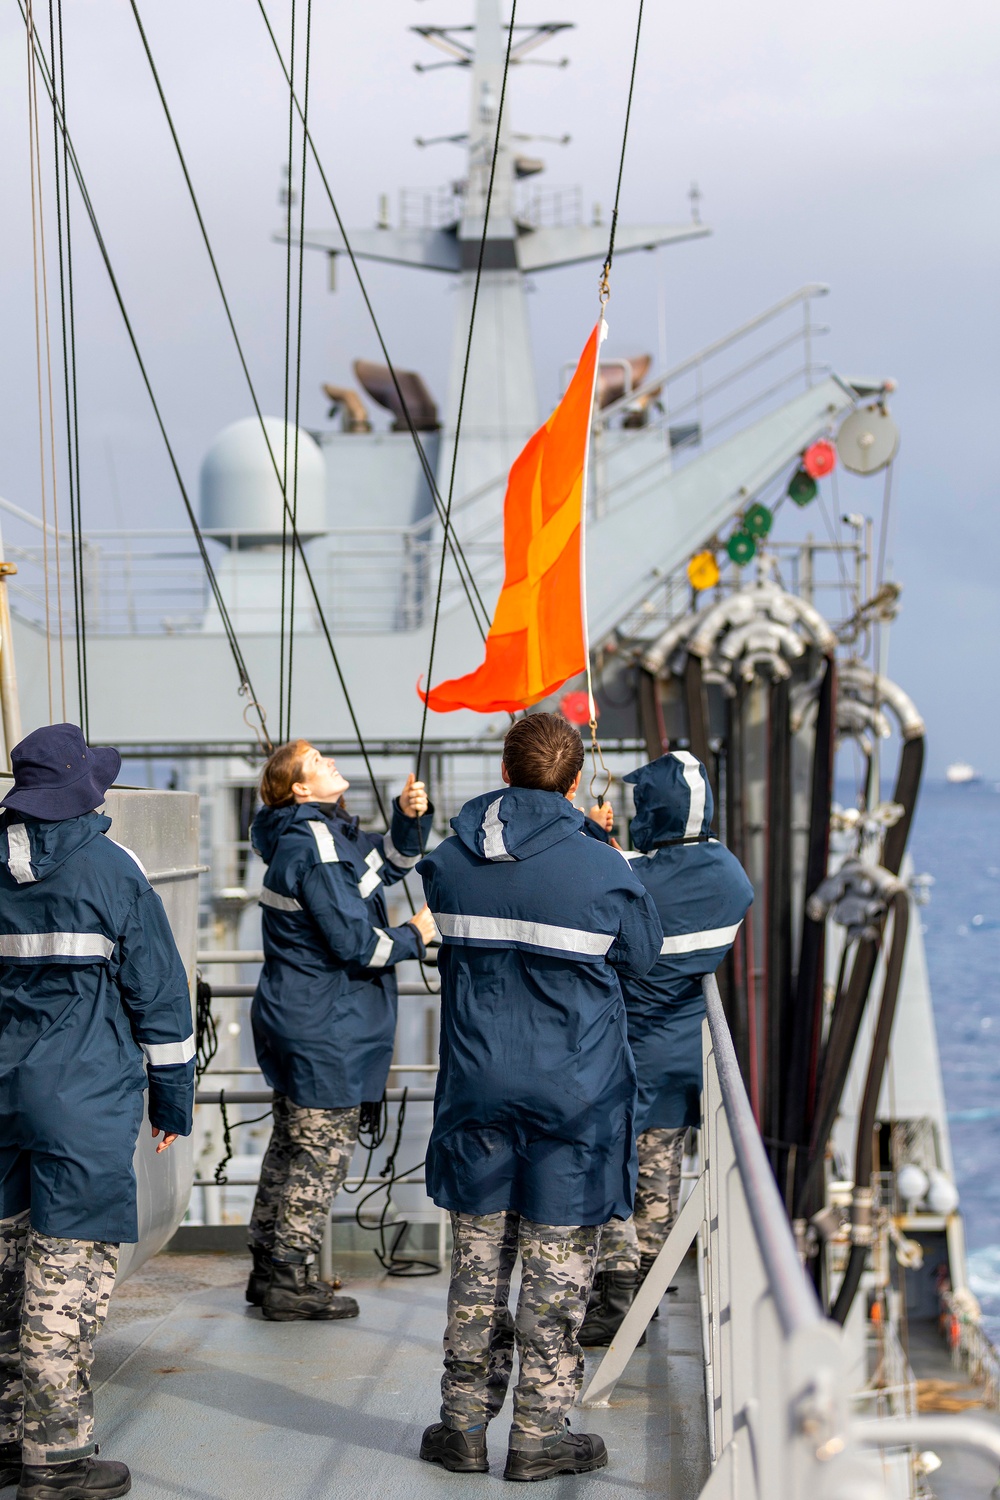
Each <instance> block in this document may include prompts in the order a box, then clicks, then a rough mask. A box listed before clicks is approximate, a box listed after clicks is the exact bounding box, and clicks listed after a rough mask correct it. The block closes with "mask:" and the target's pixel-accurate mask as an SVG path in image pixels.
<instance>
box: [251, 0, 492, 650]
mask: <svg viewBox="0 0 1000 1500" xmlns="http://www.w3.org/2000/svg"><path fill="white" fill-rule="evenodd" d="M257 6H258V9H259V10H260V13H261V16H262V18H263V21H264V25H265V26H266V27H267V32H268V36H269V37H270V38H271V44H272V46H273V47H274V51H275V55H276V56H277V59H278V62H279V64H280V66H281V70H282V72H283V73H284V75H285V82H286V83H287V84H288V85H289V88H291V78H290V76H289V71H288V68H287V66H286V64H285V59H284V57H283V55H282V52H281V48H280V47H279V45H278V40H277V37H276V36H275V34H274V29H273V27H272V26H271V22H270V20H269V19H268V15H267V11H266V10H265V8H264V3H263V0H257ZM292 94H293V98H294V101H295V108H296V110H297V111H298V115H299V119H300V120H302V121H303V130H304V133H305V139H306V141H307V142H308V144H309V150H310V151H311V152H312V158H313V162H314V164H315V167H316V170H317V172H318V173H319V178H320V181H321V182H322V184H323V190H324V192H325V193H326V197H327V201H328V203H329V205H330V209H331V211H332V213H333V216H334V219H335V220H336V222H337V229H338V230H339V232H340V236H341V238H342V239H343V241H344V253H345V254H346V255H347V257H348V259H349V260H350V262H351V268H352V270H353V271H354V275H355V277H356V279H357V283H358V289H359V291H360V292H361V296H362V300H363V301H364V304H365V308H366V310H367V312H368V316H369V317H370V318H371V322H372V328H373V330H374V333H375V337H376V339H377V340H378V344H379V348H380V349H381V351H382V357H383V359H384V360H385V363H386V368H387V369H388V371H389V377H390V379H391V381H392V384H393V388H394V390H395V392H396V398H397V400H398V401H399V405H400V410H401V412H402V414H403V417H404V419H405V421H406V427H407V431H408V432H409V434H410V437H411V439H412V440H413V444H414V447H415V449H416V453H417V459H418V461H419V463H420V467H421V469H422V471H423V475H424V480H425V482H426V484H427V488H428V490H429V491H430V495H431V500H432V502H433V504H434V509H435V511H436V512H437V516H438V519H439V520H440V521H443V520H444V502H443V501H442V499H441V492H440V490H439V489H438V486H437V480H436V479H435V477H434V470H433V469H432V468H431V465H430V461H429V459H428V457H427V454H426V452H425V451H424V445H423V443H422V442H421V441H420V434H419V433H418V431H417V429H416V427H415V426H414V423H413V418H412V416H411V415H410V408H409V405H408V404H407V401H406V397H405V396H404V394H403V389H402V386H401V385H400V383H399V377H398V375H397V374H396V368H395V366H394V364H393V362H392V360H391V358H390V357H389V350H388V348H387V347H386V342H385V339H384V338H383V336H382V329H381V327H380V325H379V321H378V318H377V317H376V316H375V309H374V307H373V306H372V302H371V298H370V297H369V295H368V288H367V286H366V285H365V280H364V277H363V276H362V274H361V268H360V266H359V265H358V261H357V257H356V256H355V254H354V250H353V248H352V246H351V241H350V238H349V236H348V233H347V230H346V228H345V227H344V221H343V219H342V218H341V217H340V210H339V209H338V207H337V202H336V199H335V198H334V196H333V189H332V188H331V187H330V181H329V178H328V177H327V175H326V172H325V171H324V168H323V163H322V161H321V159H320V155H319V151H318V150H317V148H316V142H315V141H314V140H313V137H312V133H311V132H310V131H309V129H308V127H307V126H306V123H305V118H304V111H303V108H302V105H301V104H300V103H299V101H298V98H297V97H296V96H295V94H294V90H292ZM445 539H446V541H447V544H448V547H449V548H450V550H451V554H452V558H453V559H454V562H455V567H456V570H457V572H458V576H459V580H460V582H461V584H462V588H463V590H464V592H465V596H466V599H467V600H468V603H469V608H470V609H471V611H472V617H473V620H474V621H475V624H476V629H477V630H478V631H479V635H480V638H481V639H482V640H485V639H486V632H487V630H488V629H489V624H490V614H489V611H488V610H487V608H486V605H485V604H484V603H483V598H482V595H481V594H480V592H479V588H478V586H477V584H476V581H475V578H474V576H473V573H472V568H471V566H470V564H469V561H468V558H467V557H466V555H465V552H464V549H463V547H462V544H461V542H460V541H459V540H458V537H457V536H456V535H455V533H454V530H453V529H449V530H448V531H447V532H446V533H445Z"/></svg>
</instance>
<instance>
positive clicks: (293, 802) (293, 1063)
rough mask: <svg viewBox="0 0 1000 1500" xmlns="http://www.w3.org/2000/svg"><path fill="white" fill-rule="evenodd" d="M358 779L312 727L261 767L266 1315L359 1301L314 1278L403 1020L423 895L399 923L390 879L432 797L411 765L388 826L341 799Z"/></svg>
mask: <svg viewBox="0 0 1000 1500" xmlns="http://www.w3.org/2000/svg"><path fill="white" fill-rule="evenodd" d="M348 785H349V783H348V782H347V780H346V779H345V778H344V777H343V776H342V775H341V774H340V772H339V771H338V770H337V766H336V762H335V761H333V760H331V759H329V758H327V757H326V756H323V755H321V754H320V753H319V751H318V750H317V749H316V748H315V747H314V746H313V745H311V744H309V742H308V740H293V741H292V742H291V743H290V744H287V745H282V746H281V747H280V749H278V750H276V751H275V752H274V754H273V755H272V756H271V758H270V760H269V761H268V762H267V764H266V765H265V767H264V771H263V774H262V776H261V782H260V795H261V800H262V802H263V803H264V806H263V807H262V808H261V810H260V812H259V813H258V814H257V816H256V818H255V819H254V823H253V830H252V840H253V846H254V848H255V849H256V850H257V852H258V853H259V854H260V856H261V858H262V859H263V860H264V862H265V864H266V865H267V873H266V875H265V877H264V889H263V890H262V891H261V896H260V904H261V908H262V911H261V923H262V927H263V934H264V967H263V969H262V970H261V976H260V982H259V984H258V985H257V993H256V994H255V995H254V999H253V1006H252V1007H251V1011H250V1017H251V1021H252V1023H253V1036H254V1046H255V1047H256V1051H257V1061H258V1063H259V1064H260V1068H261V1072H262V1073H263V1074H264V1077H265V1078H266V1079H267V1081H268V1083H269V1084H270V1085H271V1087H272V1088H273V1090H274V1126H273V1129H272V1132H271V1140H270V1144H269V1145H268V1148H267V1151H266V1153H265V1156H264V1160H263V1163H262V1165H261V1173H260V1186H259V1187H258V1189H257V1198H256V1201H255V1203H254V1209H253V1215H252V1217H251V1220H250V1250H251V1253H252V1255H253V1262H254V1265H253V1272H252V1274H251V1277H250V1281H249V1284H248V1286H247V1301H248V1302H251V1303H254V1304H255V1305H257V1306H262V1307H263V1311H264V1316H265V1318H270V1319H272V1320H274V1321H278V1322H288V1321H291V1320H292V1319H296V1318H310V1319H312V1318H324V1319H325V1318H356V1317H357V1315H358V1304H357V1303H356V1302H355V1301H354V1299H353V1298H351V1297H337V1296H335V1295H334V1291H333V1288H332V1287H331V1286H329V1285H328V1284H327V1283H325V1282H320V1281H318V1280H317V1277H316V1269H315V1267H316V1256H317V1252H318V1250H319V1246H320V1242H321V1240H322V1237H323V1230H324V1227H325V1225H326V1221H327V1218H328V1216H329V1213H330V1206H331V1204H332V1203H333V1200H334V1198H335V1197H336V1194H337V1192H338V1190H339V1188H340V1186H341V1184H342V1183H343V1181H344V1178H345V1177H346V1176H347V1168H348V1165H349V1163H350V1160H351V1155H352V1152H353V1150H354V1145H355V1142H356V1141H357V1137H358V1115H359V1108H360V1105H361V1104H362V1103H364V1102H366V1101H374V1100H377V1099H381V1097H382V1093H383V1091H384V1089H385V1082H386V1078H387V1077H388V1073H389V1064H390V1062H391V1061H392V1050H393V1042H394V1039H395V1032H396V976H395V965H396V964H398V963H401V962H402V960H403V959H407V958H411V959H418V958H423V956H424V952H425V945H426V944H427V943H428V942H430V941H431V939H432V938H433V936H434V922H433V919H432V917H431V915H430V912H429V911H428V909H427V907H426V906H424V907H423V909H422V910H421V911H419V912H417V914H416V916H415V917H412V918H411V919H410V921H408V922H404V923H403V925H402V926H401V927H390V926H389V923H388V913H387V909H386V903H385V894H384V889H383V887H384V886H386V885H393V884H394V883H395V882H396V881H397V880H402V879H403V878H404V877H405V876H406V875H407V873H408V872H409V871H410V870H411V869H412V868H413V866H414V865H415V864H416V863H417V861H418V860H419V859H420V857H421V853H422V843H423V840H424V839H425V838H426V835H427V834H428V833H429V831H430V823H431V812H432V809H431V808H430V807H429V805H428V801H427V792H426V790H425V788H424V784H423V782H420V781H417V780H415V778H414V777H413V776H412V775H411V776H409V777H408V778H407V781H406V785H405V786H404V787H403V790H402V792H401V793H400V795H399V797H397V798H396V799H395V800H394V802H393V804H392V820H391V826H390V829H389V832H388V833H386V834H371V833H365V832H364V831H363V830H362V829H361V828H359V826H358V820H357V818H351V817H349V816H348V814H347V813H346V812H345V810H344V807H343V803H342V800H341V799H342V798H343V795H344V793H345V792H346V791H347V788H348Z"/></svg>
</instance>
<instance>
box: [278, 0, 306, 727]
mask: <svg viewBox="0 0 1000 1500" xmlns="http://www.w3.org/2000/svg"><path fill="white" fill-rule="evenodd" d="M311 49H312V0H306V57H305V88H304V91H303V100H304V116H303V117H304V119H305V120H306V121H308V119H309V61H310V53H311ZM290 93H291V94H292V95H293V97H294V90H290ZM289 119H290V120H291V109H289ZM307 162H308V153H307V147H306V138H305V133H304V132H303V136H302V169H301V177H300V183H299V302H298V312H297V324H296V332H295V424H294V425H295V459H294V465H293V470H292V522H293V524H295V525H297V524H298V517H299V409H300V402H301V397H302V283H303V272H304V266H305V222H306V221H305V212H306V165H307ZM289 180H290V179H289ZM287 426H288V424H287V421H286V424H285V427H286V432H287ZM283 545H284V544H283ZM291 571H292V578H291V591H290V592H291V598H290V602H289V611H288V688H287V692H288V703H287V707H286V710H285V725H286V731H287V734H288V735H291V732H292V656H293V651H294V647H295V548H294V547H293V548H292V570H291Z"/></svg>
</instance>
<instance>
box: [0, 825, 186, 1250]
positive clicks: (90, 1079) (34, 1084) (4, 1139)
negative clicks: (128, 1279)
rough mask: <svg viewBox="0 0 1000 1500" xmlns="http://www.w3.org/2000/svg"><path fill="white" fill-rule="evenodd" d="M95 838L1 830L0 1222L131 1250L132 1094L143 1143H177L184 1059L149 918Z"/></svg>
mask: <svg viewBox="0 0 1000 1500" xmlns="http://www.w3.org/2000/svg"><path fill="white" fill-rule="evenodd" d="M102 800H103V798H102ZM110 827H111V819H110V818H107V817H103V816H102V815H100V814H98V813H96V812H88V813H84V814H83V815H82V816H79V817H75V818H67V819H64V820H61V821H58V822H55V821H42V820H41V819H37V818H32V817H29V816H27V815H24V814H21V813H19V812H16V811H14V810H10V811H7V812H6V814H5V816H4V819H3V824H2V827H0V1219H4V1218H7V1217H9V1216H10V1215H12V1214H18V1213H20V1212H22V1211H23V1210H24V1209H26V1208H28V1207H29V1206H30V1209H31V1223H32V1227H33V1228H35V1229H37V1230H39V1231H40V1232H41V1233H43V1234H48V1235H56V1236H60V1237H65V1238H68V1239H80V1240H102V1241H111V1242H121V1241H127V1242H133V1241H135V1240H136V1239H138V1233H139V1231H138V1224H137V1220H136V1201H135V1192H136V1187H135V1175H134V1173H133V1170H132V1157H133V1154H134V1151H135V1143H136V1138H137V1136H138V1133H139V1126H140V1123H141V1121H142V1106H143V1090H144V1089H146V1088H147V1087H148V1089H149V1119H150V1123H151V1124H152V1126H153V1128H154V1130H155V1129H159V1130H162V1131H163V1132H164V1134H165V1135H171V1136H173V1135H189V1134H190V1133H191V1115H192V1107H193V1102H194V1050H195V1044H194V1037H193V1036H192V1034H191V999H190V994H189V991H188V983H187V977H186V975H185V973H184V965H183V964H182V962H181V958H180V955H179V953H178V952H177V947H176V944H175V943H174V939H173V935H172V934H171V931H170V926H169V924H168V922H167V917H166V913H165V912H164V910H163V903H162V902H161V900H160V898H159V896H158V895H157V894H156V892H155V891H154V890H153V888H152V886H151V885H150V884H149V881H148V880H147V879H146V876H145V873H144V872H143V869H142V867H141V865H140V864H139V863H138V861H137V860H136V859H135V857H134V856H133V855H132V854H130V853H129V852H128V851H127V850H125V849H123V848H121V847H120V846H119V845H118V844H116V843H115V842H114V840H113V839H111V838H109V837H108V836H107V831H108V829H109V828H110ZM144 1064H145V1066H144Z"/></svg>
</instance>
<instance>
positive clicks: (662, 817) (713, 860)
mask: <svg viewBox="0 0 1000 1500" xmlns="http://www.w3.org/2000/svg"><path fill="white" fill-rule="evenodd" d="M624 779H625V780H626V781H628V782H631V783H632V785H633V787H634V788H635V809H636V811H635V817H634V819H633V820H632V827H631V835H632V843H633V845H634V846H635V848H636V849H638V850H639V851H640V852H639V854H638V855H637V856H634V857H630V862H631V866H632V870H633V871H634V873H635V874H636V875H637V876H638V877H639V879H640V880H641V881H642V883H643V885H644V886H645V887H646V889H647V891H648V892H649V893H650V895H651V896H652V898H653V900H654V901H655V902H656V909H657V911H658V912H659V914H660V920H661V922H662V923H663V932H664V938H663V944H662V947H661V949H660V958H659V962H658V963H657V964H656V965H655V967H654V968H652V969H651V970H650V972H649V973H648V974H646V975H644V976H640V977H638V978H636V977H633V976H631V975H627V976H623V978H622V989H623V991H624V994H625V1008H626V1011H627V1013H628V1036H629V1042H630V1043H631V1046H632V1052H633V1055H634V1057H635V1066H636V1072H637V1074H638V1078H639V1107H638V1114H637V1121H636V1124H637V1129H638V1131H639V1181H638V1187H637V1190H636V1196H635V1218H634V1221H633V1220H630V1221H628V1222H627V1223H625V1224H621V1225H618V1224H615V1225H609V1226H608V1228H607V1230H606V1231H605V1233H604V1235H603V1236H602V1241H601V1253H600V1260H599V1269H598V1276H597V1279H596V1282H595V1289H594V1296H593V1298H592V1300H591V1306H590V1308H589V1309H588V1313H587V1321H586V1323H585V1324H584V1328H583V1331H582V1332H581V1335H580V1338H581V1342H582V1343H583V1344H585V1345H590V1344H606V1343H608V1342H609V1341H610V1339H611V1338H612V1337H613V1336H614V1334H615V1333H616V1332H617V1330H618V1327H619V1325H620V1323H621V1321H622V1318H623V1317H624V1316H625V1313H626V1312H627V1311H628V1308H629V1306H630V1305H631V1302H632V1298H633V1296H634V1295H635V1291H636V1288H637V1286H638V1284H639V1282H640V1281H641V1279H642V1277H643V1276H645V1274H646V1272H647V1271H648V1270H649V1267H650V1266H651V1265H652V1263H653V1261H654V1260H655V1259H656V1256H657V1254H658V1252H659V1250H660V1247H661V1246H662V1244H663V1242H664V1241H665V1239H666V1237H667V1235H668V1234H669V1232H670V1228H671V1226H672V1224H673V1221H674V1218H675V1217H676V1214H677V1207H678V1196H679V1193H680V1183H681V1155H682V1151H683V1145H684V1136H685V1134H686V1132H687V1129H688V1127H689V1126H692V1125H697V1124H698V1123H699V1120H700V1111H701V1086H702V1053H701V1029H702V1020H703V1018H704V1015H705V1000H704V995H703V993H702V987H701V982H702V979H703V978H704V976H705V975H706V974H714V973H715V971H716V969H717V968H718V967H719V965H720V964H721V963H722V960H723V959H724V958H725V956H726V954H727V953H728V952H729V950H730V948H731V947H732V945H733V943H734V942H735V940H736V934H737V933H738V931H739V929H740V925H741V923H742V921H743V918H744V916H745V915H746V913H747V910H748V908H749V906H750V903H751V902H752V900H753V886H752V885H751V884H750V881H749V880H748V879H747V876H746V873H745V872H744V870H743V866H742V865H741V864H740V862H739V860H738V859H737V858H736V857H735V855H733V854H731V853H730V852H729V850H728V849H727V848H726V847H725V845H724V844H721V843H720V842H719V840H718V839H717V838H715V837H713V835H712V815H713V813H714V810H715V808H714V801H713V797H712V788H711V785H710V783H709V780H708V773H707V772H706V770H705V767H704V766H703V765H702V764H701V762H700V761H699V760H697V759H696V758H695V756H693V755H691V754H690V753H689V752H688V751H686V750H674V751H671V752H670V753H669V754H667V755H661V756H660V758H659V759H658V760H654V761H653V762H652V764H651V765H648V766H641V767H640V768H639V770H637V771H632V772H631V773H630V774H629V775H628V776H626V777H625V778H624ZM587 831H588V833H591V834H593V835H596V836H597V837H600V836H601V829H600V827H597V826H595V820H593V819H591V820H590V821H588V825H587ZM608 831H609V830H608ZM605 836H607V834H605Z"/></svg>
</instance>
